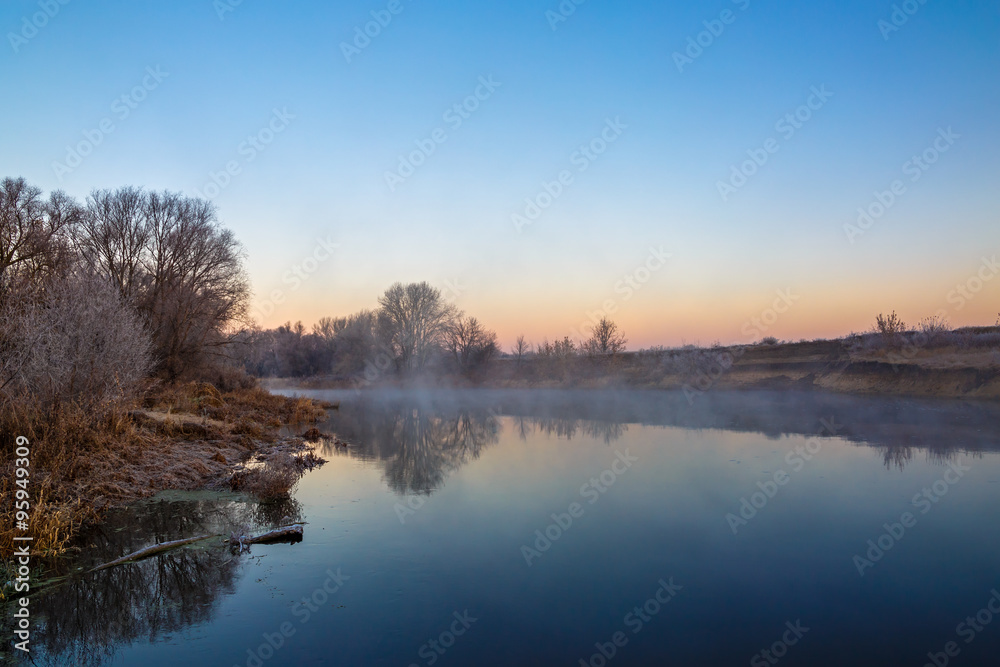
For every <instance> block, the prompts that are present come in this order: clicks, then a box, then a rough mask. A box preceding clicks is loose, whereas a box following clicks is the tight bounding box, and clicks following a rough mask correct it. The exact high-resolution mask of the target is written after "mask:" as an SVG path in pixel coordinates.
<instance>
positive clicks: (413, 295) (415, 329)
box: [378, 282, 458, 372]
mask: <svg viewBox="0 0 1000 667" xmlns="http://www.w3.org/2000/svg"><path fill="white" fill-rule="evenodd" d="M378 303H379V310H378V333H379V337H380V338H381V339H382V343H383V344H384V345H385V346H386V347H387V348H388V349H389V350H391V352H392V353H393V355H394V357H395V360H396V366H397V368H398V369H399V370H401V371H403V372H407V371H413V370H419V369H421V368H423V367H424V366H425V365H426V364H427V362H428V361H429V360H430V358H431V357H432V356H433V354H434V353H435V352H436V351H437V350H438V349H440V348H441V346H442V344H443V343H444V341H445V335H446V334H447V332H448V328H449V326H450V325H451V323H452V322H453V321H454V320H455V318H456V317H457V314H458V311H457V310H456V308H455V306H453V305H452V304H449V303H447V302H446V301H445V300H444V299H443V298H442V297H441V290H439V289H437V288H435V287H431V286H430V285H429V284H427V283H426V282H421V283H410V284H408V285H403V284H402V283H395V284H394V285H392V286H391V287H389V289H387V290H386V291H385V293H384V294H383V295H382V296H381V297H379V300H378Z"/></svg>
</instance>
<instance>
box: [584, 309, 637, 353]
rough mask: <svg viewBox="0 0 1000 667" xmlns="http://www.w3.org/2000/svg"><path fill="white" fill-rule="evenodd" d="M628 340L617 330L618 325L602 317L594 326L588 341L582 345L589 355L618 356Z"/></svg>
mask: <svg viewBox="0 0 1000 667" xmlns="http://www.w3.org/2000/svg"><path fill="white" fill-rule="evenodd" d="M627 342H628V340H627V339H626V338H625V336H624V335H623V334H622V333H621V331H620V330H619V329H618V325H617V324H615V323H614V322H612V321H611V320H609V319H608V318H607V317H602V318H601V321H600V322H598V323H597V325H596V326H594V332H593V333H592V334H591V335H590V339H589V340H587V342H586V343H585V344H584V349H585V350H586V351H587V354H590V355H594V356H596V355H608V354H618V353H619V352H621V351H623V350H624V349H625V344H626V343H627Z"/></svg>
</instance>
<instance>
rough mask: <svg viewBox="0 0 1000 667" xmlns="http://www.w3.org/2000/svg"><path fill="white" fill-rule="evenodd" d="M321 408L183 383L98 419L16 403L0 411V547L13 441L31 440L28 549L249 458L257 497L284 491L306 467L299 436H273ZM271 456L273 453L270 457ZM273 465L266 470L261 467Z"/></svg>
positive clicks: (59, 542)
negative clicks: (120, 507)
mask: <svg viewBox="0 0 1000 667" xmlns="http://www.w3.org/2000/svg"><path fill="white" fill-rule="evenodd" d="M325 415H326V413H325V411H324V410H323V409H322V408H321V407H320V406H319V405H318V404H315V403H313V402H312V401H309V400H308V399H303V398H286V397H282V396H276V395H273V394H270V393H268V392H266V391H264V390H262V389H259V388H252V389H238V390H235V391H230V392H225V393H222V392H219V391H218V390H217V389H216V388H215V387H213V386H212V385H207V384H203V383H191V384H187V385H176V386H167V387H159V388H156V389H154V390H151V391H150V392H149V393H148V394H147V396H146V398H145V400H144V403H143V408H142V409H132V410H128V409H125V408H118V409H115V410H112V411H110V412H109V413H107V414H105V415H101V416H95V415H94V414H92V413H90V412H88V411H86V410H83V409H81V408H78V407H74V406H72V405H70V406H66V405H63V406H60V407H59V408H58V409H57V410H55V411H52V412H50V413H44V414H43V413H41V412H31V411H28V410H24V409H11V410H5V411H4V412H3V414H2V415H0V434H2V435H0V439H2V440H4V441H6V440H7V439H8V437H9V438H10V439H11V443H9V444H10V445H11V446H7V445H8V443H6V442H3V445H4V446H3V449H2V452H3V453H2V454H0V457H2V458H0V550H3V551H7V550H8V549H12V548H13V537H14V535H15V534H19V533H15V530H14V527H15V513H16V510H15V505H14V500H15V491H16V490H17V489H16V487H15V485H14V481H15V477H14V474H13V471H14V458H13V454H12V453H13V449H14V448H13V446H12V445H13V442H12V440H13V438H14V437H16V436H24V437H26V438H28V440H29V441H30V448H31V466H30V471H31V477H30V484H29V499H30V506H31V516H30V519H29V524H30V526H31V528H30V533H31V535H32V536H33V537H34V538H35V540H34V542H33V549H34V551H35V552H36V553H58V552H60V551H61V550H63V549H65V548H66V546H67V545H68V543H69V541H70V540H71V538H72V537H73V536H74V535H75V534H76V532H77V531H78V530H79V529H80V527H81V526H82V525H83V524H84V523H86V522H90V521H94V520H96V519H97V518H98V516H99V514H100V512H101V511H102V510H104V509H107V508H109V507H112V506H116V505H121V504H124V503H127V502H130V501H133V500H136V499H138V498H142V497H145V496H149V495H152V494H154V493H156V492H158V491H162V490H166V489H182V490H194V489H199V488H204V487H207V486H224V485H227V484H228V485H230V486H231V484H230V483H229V480H231V478H232V476H233V474H234V473H233V471H234V469H236V470H245V469H247V467H248V464H250V462H251V460H252V461H254V463H253V464H252V465H250V469H252V470H253V471H255V472H253V477H254V478H256V479H257V481H255V482H250V483H247V484H246V485H245V486H244V488H242V489H241V490H246V491H248V492H250V493H254V494H255V495H259V496H260V497H262V498H273V497H280V496H282V495H287V493H288V492H289V490H290V489H291V488H292V486H293V485H294V483H295V481H297V480H298V478H299V477H300V476H301V473H302V471H303V470H305V469H307V467H308V466H306V465H304V464H303V463H302V462H301V461H300V458H301V457H296V456H294V454H296V453H298V452H300V451H302V450H305V449H307V446H306V445H305V443H304V441H303V440H302V439H301V438H296V437H285V438H279V436H278V433H277V430H278V428H280V427H282V426H286V425H293V424H301V423H303V422H315V421H318V420H320V419H323V418H325ZM272 459H273V460H272ZM270 469H273V470H274V472H267V471H268V470H270Z"/></svg>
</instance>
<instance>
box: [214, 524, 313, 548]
mask: <svg viewBox="0 0 1000 667" xmlns="http://www.w3.org/2000/svg"><path fill="white" fill-rule="evenodd" d="M302 532H303V528H302V524H299V523H296V524H292V525H291V526H281V527H280V528H275V529H274V530H271V531H268V532H266V533H263V534H261V535H256V536H254V537H248V536H246V535H240V536H235V535H233V536H230V538H229V544H231V545H232V546H236V545H240V546H241V547H243V546H248V545H250V544H269V543H272V542H286V541H287V542H301V541H302Z"/></svg>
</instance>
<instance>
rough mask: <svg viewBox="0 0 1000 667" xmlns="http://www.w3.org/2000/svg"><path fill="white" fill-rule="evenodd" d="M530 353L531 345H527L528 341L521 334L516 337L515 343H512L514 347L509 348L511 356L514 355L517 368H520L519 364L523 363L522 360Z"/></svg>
mask: <svg viewBox="0 0 1000 667" xmlns="http://www.w3.org/2000/svg"><path fill="white" fill-rule="evenodd" d="M530 351H531V344H530V343H528V341H527V340H526V339H525V338H524V335H523V334H522V335H520V336H518V337H517V340H516V341H514V347H513V348H511V351H510V352H511V354H513V355H514V360H515V361H516V362H517V365H518V367H520V366H521V364H523V363H524V358H525V357H526V356H528V353H529V352H530Z"/></svg>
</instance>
